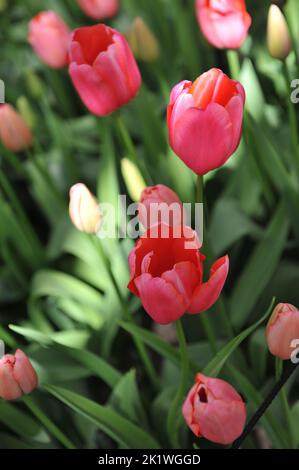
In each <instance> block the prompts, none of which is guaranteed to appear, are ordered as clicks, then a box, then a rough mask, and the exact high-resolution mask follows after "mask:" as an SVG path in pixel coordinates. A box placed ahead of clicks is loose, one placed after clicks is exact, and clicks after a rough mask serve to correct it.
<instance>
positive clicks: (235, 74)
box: [226, 49, 240, 80]
mask: <svg viewBox="0 0 299 470" xmlns="http://www.w3.org/2000/svg"><path fill="white" fill-rule="evenodd" d="M226 56H227V61H228V65H229V69H230V74H231V77H232V78H233V79H234V80H239V77H240V61H239V55H238V52H237V51H235V50H233V49H228V50H227V51H226Z"/></svg>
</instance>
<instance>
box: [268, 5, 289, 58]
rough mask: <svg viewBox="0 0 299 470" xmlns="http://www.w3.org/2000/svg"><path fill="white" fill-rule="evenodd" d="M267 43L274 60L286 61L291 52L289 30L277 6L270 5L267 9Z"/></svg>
mask: <svg viewBox="0 0 299 470" xmlns="http://www.w3.org/2000/svg"><path fill="white" fill-rule="evenodd" d="M267 43H268V50H269V53H270V54H271V56H272V57H274V58H275V59H281V60H284V59H286V58H287V57H288V55H289V53H290V52H291V50H292V40H291V36H290V33H289V28H288V25H287V22H286V19H285V17H284V15H283V13H282V11H281V10H280V8H279V7H278V6H277V5H271V6H270V9H269V14H268V35H267Z"/></svg>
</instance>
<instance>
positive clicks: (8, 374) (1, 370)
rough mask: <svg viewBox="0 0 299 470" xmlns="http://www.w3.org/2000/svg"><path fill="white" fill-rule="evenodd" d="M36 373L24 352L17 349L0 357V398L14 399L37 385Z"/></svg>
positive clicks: (29, 391)
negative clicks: (13, 352) (13, 353)
mask: <svg viewBox="0 0 299 470" xmlns="http://www.w3.org/2000/svg"><path fill="white" fill-rule="evenodd" d="M37 383H38V379H37V374H36V372H35V370H34V368H33V367H32V364H31V362H30V360H29V359H28V357H27V356H26V354H24V353H23V351H21V350H20V349H18V350H17V351H16V353H15V355H14V356H13V355H12V354H6V355H5V356H3V357H2V359H0V398H2V399H3V400H16V399H17V398H20V397H21V396H22V395H23V394H28V393H31V392H32V391H33V390H34V389H35V388H36V387H37Z"/></svg>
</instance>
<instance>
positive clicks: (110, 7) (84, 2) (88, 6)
mask: <svg viewBox="0 0 299 470" xmlns="http://www.w3.org/2000/svg"><path fill="white" fill-rule="evenodd" d="M78 4H79V6H80V8H81V9H82V10H83V11H84V13H85V14H86V15H87V16H89V17H90V18H93V19H94V20H103V19H104V18H112V17H113V16H115V15H116V14H117V12H118V9H119V0H78Z"/></svg>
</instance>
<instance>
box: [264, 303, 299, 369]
mask: <svg viewBox="0 0 299 470" xmlns="http://www.w3.org/2000/svg"><path fill="white" fill-rule="evenodd" d="M266 338H267V343H268V348H269V350H270V352H271V353H272V354H273V355H274V356H276V357H279V358H280V359H284V360H286V359H290V358H291V355H292V352H293V351H294V349H293V348H292V346H291V345H292V342H293V340H299V310H298V309H297V308H296V307H294V306H293V305H291V304H278V305H277V307H276V308H275V309H274V311H273V313H272V316H271V318H270V320H269V323H268V325H267V329H266Z"/></svg>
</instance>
